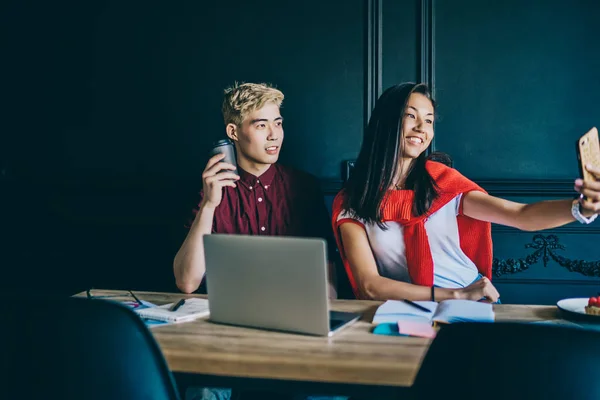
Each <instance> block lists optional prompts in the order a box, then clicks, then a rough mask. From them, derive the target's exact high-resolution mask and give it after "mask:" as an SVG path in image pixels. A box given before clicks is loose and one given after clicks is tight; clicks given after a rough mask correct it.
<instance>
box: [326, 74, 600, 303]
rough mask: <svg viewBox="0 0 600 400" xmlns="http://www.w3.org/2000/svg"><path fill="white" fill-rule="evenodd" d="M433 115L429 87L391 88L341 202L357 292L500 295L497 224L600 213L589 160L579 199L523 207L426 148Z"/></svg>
mask: <svg viewBox="0 0 600 400" xmlns="http://www.w3.org/2000/svg"><path fill="white" fill-rule="evenodd" d="M434 119H435V102H434V100H433V98H432V96H431V93H430V91H429V89H428V87H427V86H426V85H424V84H414V83H405V84H400V85H396V86H393V87H390V88H389V89H387V90H386V91H385V92H384V93H383V94H382V95H381V97H380V98H379V99H378V101H377V103H376V105H375V108H374V110H373V113H372V116H371V119H370V121H369V124H368V127H367V131H366V134H365V137H364V140H363V143H362V147H361V150H360V153H359V155H358V158H357V160H356V163H355V167H354V169H353V171H352V173H351V176H350V178H349V180H348V182H347V184H346V186H345V188H344V189H343V190H342V191H341V192H340V193H339V194H338V195H337V196H336V198H335V200H334V204H333V220H332V223H333V228H334V232H335V236H336V240H337V244H338V247H339V249H340V254H341V256H342V260H343V262H344V267H345V269H346V272H347V274H348V278H349V280H350V283H351V285H352V288H353V290H354V294H355V295H356V296H357V298H362V299H377V300H388V299H410V300H435V301H441V300H445V299H451V298H460V299H470V300H481V299H486V300H487V301H490V302H496V301H498V298H499V294H498V291H497V290H496V288H495V287H494V286H493V285H492V283H491V280H490V279H491V272H492V271H491V269H492V239H491V223H492V222H493V223H497V224H502V225H507V226H512V227H515V228H518V229H521V230H527V231H536V230H542V229H549V228H554V227H557V226H561V225H565V224H567V223H570V222H573V221H575V220H578V221H580V222H582V223H590V222H591V221H593V220H594V219H595V218H596V216H597V214H596V213H597V212H598V211H599V210H600V181H599V180H598V179H600V170H598V169H594V168H591V167H589V168H588V170H589V171H590V172H591V173H593V174H594V175H595V177H596V179H597V180H596V181H594V182H582V181H581V180H580V179H578V180H576V181H575V190H576V191H577V192H579V193H580V194H581V197H580V198H579V199H577V200H575V201H573V200H570V199H568V200H552V201H542V202H538V203H533V204H520V203H515V202H512V201H508V200H504V199H500V198H497V197H494V196H490V195H488V194H487V193H486V192H485V190H483V189H482V188H481V187H479V186H478V185H477V184H475V183H474V182H472V181H470V180H469V179H467V178H465V177H464V176H463V175H461V174H460V173H459V172H458V171H456V170H455V169H453V168H451V167H449V166H448V165H445V164H448V163H447V161H448V160H447V159H446V158H444V157H443V156H439V155H438V156H437V157H435V158H433V157H431V156H429V157H428V156H427V155H426V153H427V152H426V150H427V148H428V147H429V145H430V143H431V140H432V138H433V136H434ZM433 159H436V160H438V161H440V160H441V161H446V162H438V161H433ZM584 196H585V197H584Z"/></svg>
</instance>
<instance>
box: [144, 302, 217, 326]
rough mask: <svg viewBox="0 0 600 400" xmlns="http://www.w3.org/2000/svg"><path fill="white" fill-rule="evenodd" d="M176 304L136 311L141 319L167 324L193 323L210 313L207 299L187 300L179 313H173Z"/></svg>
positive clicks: (179, 309)
mask: <svg viewBox="0 0 600 400" xmlns="http://www.w3.org/2000/svg"><path fill="white" fill-rule="evenodd" d="M174 304H175V303H170V304H165V305H163V306H159V307H152V308H144V309H141V310H136V312H137V314H138V315H139V316H140V317H141V318H144V319H150V320H157V321H165V322H187V321H193V320H195V319H197V318H200V317H204V316H206V315H208V314H209V313H210V311H209V309H208V300H207V299H198V298H193V299H186V300H185V303H184V304H183V305H182V306H181V307H179V308H178V309H177V311H171V308H172V307H173V305H174Z"/></svg>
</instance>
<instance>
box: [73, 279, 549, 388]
mask: <svg viewBox="0 0 600 400" xmlns="http://www.w3.org/2000/svg"><path fill="white" fill-rule="evenodd" d="M122 293H126V292H123V291H107V290H94V291H93V295H94V296H102V295H118V294H122ZM135 294H136V296H137V297H138V298H140V299H141V300H147V301H150V302H152V303H155V304H159V305H160V304H165V303H170V302H173V301H177V300H178V299H180V298H182V297H185V298H191V297H205V296H201V295H182V294H174V293H152V292H135ZM82 295H83V296H85V293H83V294H79V295H78V296H82ZM126 298H128V299H131V297H130V296H128V297H126ZM380 304H381V302H376V301H352V300H335V301H333V302H332V309H333V310H338V311H351V312H358V313H362V314H363V316H362V318H361V320H360V321H358V322H356V323H355V324H353V325H351V326H349V327H347V328H345V329H343V330H342V331H340V332H338V333H336V334H335V335H333V337H331V338H326V337H312V336H306V335H301V334H292V333H281V332H272V331H265V330H259V329H252V328H244V327H234V326H226V325H220V324H215V323H211V322H209V321H208V320H207V318H202V319H199V320H196V321H194V322H189V323H184V324H174V325H165V326H156V327H153V328H151V331H152V333H153V334H154V337H155V338H156V340H157V341H158V343H159V345H160V347H161V349H162V352H163V354H164V355H165V357H166V359H167V362H168V364H169V367H170V368H171V370H172V371H173V372H174V373H176V374H178V375H179V376H180V377H187V378H192V377H193V378H198V379H199V380H201V381H202V384H203V385H207V386H209V387H224V386H225V387H231V386H240V385H242V386H259V385H260V386H261V387H265V385H267V386H269V387H273V385H275V386H277V384H278V383H280V384H282V385H284V386H282V387H285V388H288V389H289V388H290V385H292V386H294V385H295V386H298V388H295V389H294V390H300V389H302V392H304V393H306V392H307V391H308V392H310V393H315V392H314V391H315V390H316V391H318V392H319V393H340V394H342V392H343V393H358V392H364V393H368V394H369V396H370V397H371V396H373V395H374V394H375V393H380V394H381V395H384V393H385V397H387V395H391V396H393V395H394V393H398V392H401V390H400V389H402V388H407V387H409V386H411V385H412V383H413V380H414V379H415V376H416V374H417V371H418V370H419V367H420V364H421V361H422V359H423V356H424V355H425V353H426V351H427V349H428V347H429V343H430V340H429V339H423V338H415V337H398V336H381V335H374V334H372V333H370V331H371V330H372V328H373V325H372V324H371V320H372V318H373V314H374V312H375V310H376V308H377V306H379V305H380ZM494 310H495V312H496V320H497V321H541V320H551V319H556V318H558V317H557V311H556V307H551V306H530V305H494ZM257 382H258V383H257ZM253 383H254V384H253ZM374 390H375V392H374Z"/></svg>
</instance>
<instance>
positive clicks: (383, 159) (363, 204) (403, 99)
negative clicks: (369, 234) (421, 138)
mask: <svg viewBox="0 0 600 400" xmlns="http://www.w3.org/2000/svg"><path fill="white" fill-rule="evenodd" d="M412 93H420V94H422V95H424V96H426V97H427V98H428V99H429V100H430V101H431V103H432V104H433V107H434V109H435V101H434V100H433V98H432V96H431V92H430V90H429V88H428V87H427V85H426V84H423V83H421V84H415V83H403V84H400V85H395V86H392V87H390V88H388V89H387V90H386V91H385V92H383V94H382V95H381V97H379V99H378V100H377V103H376V104H375V108H374V110H373V113H372V114H371V118H370V120H369V125H368V126H367V131H366V133H365V136H364V139H363V143H362V146H361V149H360V153H359V155H358V158H357V159H356V163H355V167H354V169H353V170H352V173H351V174H350V177H349V179H348V182H347V183H346V186H345V194H346V195H345V200H344V208H345V209H346V210H349V211H350V212H351V213H352V214H353V215H355V216H356V217H358V218H361V219H363V220H364V221H365V222H376V223H377V224H378V225H379V226H380V227H381V228H383V229H385V224H384V223H382V222H381V219H382V218H381V217H382V213H381V211H382V207H381V206H382V202H383V200H384V198H385V193H386V191H387V190H388V188H389V187H390V186H391V185H392V183H393V180H394V177H395V176H396V173H397V170H398V161H399V159H400V157H401V155H402V153H403V149H404V141H403V140H401V137H400V136H401V135H402V133H401V130H402V119H403V117H404V112H405V109H406V105H407V102H408V98H409V97H410V95H411V94H412ZM438 156H439V155H438ZM438 158H441V159H444V160H445V158H444V156H439V157H438ZM427 159H428V157H427V156H426V155H425V152H423V153H421V154H420V155H419V157H417V159H415V160H413V161H412V164H411V166H410V167H409V170H408V175H407V177H406V181H405V189H408V190H413V191H414V192H415V196H414V202H413V204H412V211H413V214H414V215H417V216H420V215H423V214H425V213H427V210H429V208H430V207H431V203H432V202H433V201H434V200H435V198H436V197H437V195H438V193H437V187H436V184H435V181H434V180H433V178H432V177H431V175H429V172H427V170H426V169H425V163H426V162H427Z"/></svg>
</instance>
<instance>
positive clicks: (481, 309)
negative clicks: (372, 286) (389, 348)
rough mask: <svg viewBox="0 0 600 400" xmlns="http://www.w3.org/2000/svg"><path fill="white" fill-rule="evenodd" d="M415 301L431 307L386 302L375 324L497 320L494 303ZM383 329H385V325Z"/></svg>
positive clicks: (434, 323)
mask: <svg viewBox="0 0 600 400" xmlns="http://www.w3.org/2000/svg"><path fill="white" fill-rule="evenodd" d="M414 303H416V304H418V305H420V306H422V307H425V308H426V309H428V310H430V311H429V312H427V311H423V310H420V309H418V308H416V307H414V306H413V305H411V304H408V303H406V302H404V301H398V300H388V301H386V302H385V303H383V304H382V305H381V306H379V308H378V309H377V311H376V312H375V316H374V317H373V324H376V325H379V324H398V325H399V326H400V330H402V323H403V322H406V325H407V326H409V325H410V326H414V324H413V323H421V324H424V325H428V326H432V325H433V326H434V325H436V324H452V323H456V322H494V320H495V314H494V310H493V308H492V305H491V304H489V303H482V302H477V301H472V300H444V301H441V302H439V303H436V302H433V301H415V302H414ZM382 329H383V328H382Z"/></svg>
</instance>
